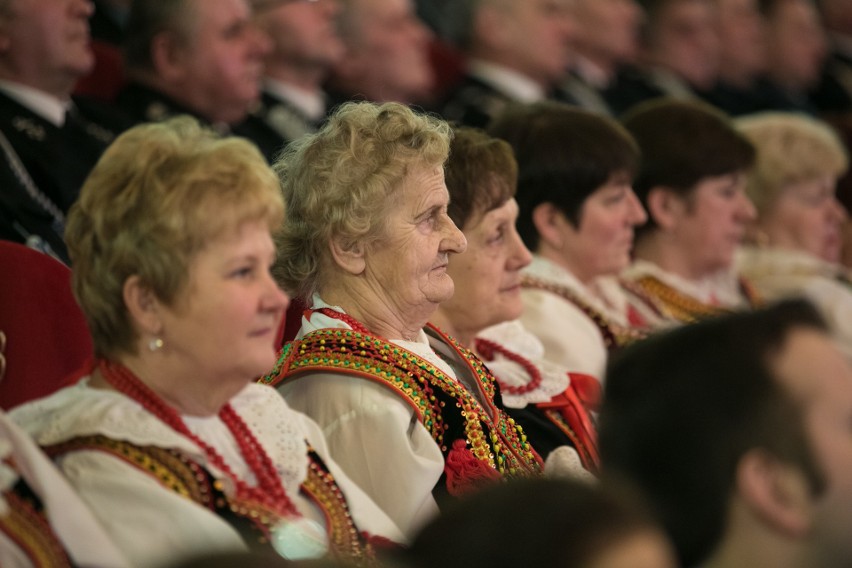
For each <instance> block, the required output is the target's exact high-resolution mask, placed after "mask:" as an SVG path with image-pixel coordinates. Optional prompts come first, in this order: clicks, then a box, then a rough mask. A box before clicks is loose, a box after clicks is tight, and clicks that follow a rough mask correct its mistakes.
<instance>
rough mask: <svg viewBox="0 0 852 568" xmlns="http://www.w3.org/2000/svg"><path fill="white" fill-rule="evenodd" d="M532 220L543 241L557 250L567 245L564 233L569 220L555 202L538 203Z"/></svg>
mask: <svg viewBox="0 0 852 568" xmlns="http://www.w3.org/2000/svg"><path fill="white" fill-rule="evenodd" d="M532 222H533V225H534V226H535V230H536V231H537V232H538V235H539V237H540V239H541V241H542V243H544V244H547V245H548V246H550V247H551V248H553V249H555V250H561V249H562V247H563V246H564V245H565V238H564V236H563V233H564V230H565V224H566V223H567V222H568V221H567V219H565V215H563V214H562V212H561V211H560V210H559V209H558V208H557V207H556V206H555V205H554V204H553V203H550V202H546V203H540V204H539V205H537V206H536V207H535V208H534V209H533V211H532Z"/></svg>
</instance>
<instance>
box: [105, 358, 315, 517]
mask: <svg viewBox="0 0 852 568" xmlns="http://www.w3.org/2000/svg"><path fill="white" fill-rule="evenodd" d="M97 367H98V370H99V371H100V372H101V374H102V375H103V377H104V379H105V380H106V381H107V382H108V383H110V385H112V386H113V388H115V389H116V390H117V391H119V392H121V393H123V394H125V395H126V396H128V397H130V398H132V399H133V400H135V401H136V402H138V403H139V404H141V405H142V406H143V407H144V408H145V409H146V410H148V412H150V413H151V414H153V415H154V416H155V417H157V418H159V419H160V420H161V421H162V422H163V423H165V424H167V425H168V426H170V427H171V428H172V429H173V430H174V431H175V432H178V433H179V434H182V435H183V436H186V437H187V438H189V439H190V440H192V441H193V442H194V443H195V444H196V445H197V446H198V447H200V448H201V449H202V451H203V452H204V455H205V456H206V457H207V459H208V460H209V461H210V463H211V464H212V465H214V466H215V467H216V468H217V469H219V471H221V472H222V473H224V474H225V475H226V476H227V477H228V478H229V479H230V480H231V482H232V483H233V484H234V487H235V489H236V495H235V498H236V500H238V501H240V502H243V503H246V504H247V505H248V506H251V504H252V503H256V504H258V505H260V506H261V507H263V508H265V509H267V510H269V511H273V512H275V513H276V514H278V515H279V516H280V517H281V518H298V517H301V514H300V513H299V512H298V510H297V509H296V507H295V505H294V504H293V502H292V501H291V500H290V497H289V496H288V495H287V492H286V491H285V490H284V486H283V485H282V483H281V479H280V477H279V476H278V472H277V470H276V469H275V465H274V464H273V463H272V460H271V459H270V457H269V455H268V454H267V453H266V450H265V449H264V448H263V446H262V445H261V444H260V442H258V440H257V438H255V436H254V434H252V432H251V430H249V428H248V426H246V423H245V422H243V420H242V418H240V416H239V415H238V414H237V413H236V412H235V411H234V409H233V408H232V407H231V405H230V404H226V405H225V406H224V407H223V408H222V410H221V411H220V412H219V418H221V420H222V422H224V424H225V426H227V428H228V430H230V432H231V434H232V435H233V436H234V440H235V441H236V442H237V446H238V447H239V449H240V453H241V454H242V456H243V459H244V460H245V462H246V464H247V465H248V466H249V468H250V469H251V471H252V473H254V475H255V478H256V479H257V486H250V485H248V484H247V483H246V482H245V481H243V480H242V479H240V478H239V477H237V475H236V474H235V473H234V472H233V470H232V469H231V468H230V466H229V465H228V464H227V463H226V462H225V460H224V458H222V456H221V455H220V454H219V452H217V451H216V450H215V449H214V448H213V447H212V446H210V445H209V444H207V443H206V442H205V441H204V440H202V439H201V438H199V437H198V436H196V435H195V434H193V433H192V432H191V431H190V430H189V428H188V427H187V426H186V424H185V423H184V421H183V419H181V417H180V415H179V414H178V413H177V412H176V411H175V410H174V409H173V408H172V407H171V406H169V405H168V404H166V402H165V401H163V399H161V398H160V397H159V396H158V395H157V394H156V393H155V392H154V391H153V390H151V389H150V388H149V387H148V386H147V385H145V384H144V383H142V381H140V380H139V379H138V378H137V377H136V376H135V375H134V374H133V373H132V372H131V371H130V369H128V368H127V367H125V366H124V365H121V364H119V363H115V362H112V361H107V360H104V359H100V360H99V361H98V363H97Z"/></svg>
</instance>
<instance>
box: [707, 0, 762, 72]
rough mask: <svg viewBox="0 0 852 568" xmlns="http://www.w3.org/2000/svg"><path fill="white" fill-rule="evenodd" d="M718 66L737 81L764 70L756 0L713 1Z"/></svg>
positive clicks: (760, 17) (759, 15) (760, 28)
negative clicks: (717, 17) (716, 16)
mask: <svg viewBox="0 0 852 568" xmlns="http://www.w3.org/2000/svg"><path fill="white" fill-rule="evenodd" d="M716 6H717V7H718V12H719V40H720V46H721V47H720V49H721V51H720V65H721V67H722V69H723V70H724V71H726V72H728V73H730V74H732V75H735V76H736V77H737V78H741V77H749V78H753V77H754V76H755V75H756V74H758V73H760V72H761V71H763V70H764V68H765V67H766V38H765V26H764V22H763V16H762V15H761V14H760V10H759V8H758V3H757V0H716Z"/></svg>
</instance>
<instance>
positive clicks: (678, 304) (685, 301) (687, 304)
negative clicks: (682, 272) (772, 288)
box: [635, 276, 761, 323]
mask: <svg viewBox="0 0 852 568" xmlns="http://www.w3.org/2000/svg"><path fill="white" fill-rule="evenodd" d="M635 282H636V284H637V285H639V287H640V288H642V289H643V290H644V291H645V292H646V293H647V294H648V295H650V296H651V297H653V298H656V299H657V301H658V303H659V304H660V305H661V306H662V308H663V310H664V311H665V313H666V315H667V316H668V317H670V318H672V319H675V320H677V321H680V322H683V323H695V322H697V321H699V320H702V319H706V318H709V317H713V316H719V315H723V314H727V313H730V312H732V311H733V310H732V309H730V308H726V307H722V306H713V305H711V304H707V303H704V302H702V301H700V300H696V299H695V298H693V297H691V296H688V295H686V294H684V293H682V292H680V291H678V290H676V289H675V288H673V287H672V286H669V285H668V284H666V283H664V282H662V281H661V280H659V279H658V278H655V277H654V276H643V277H642V278H638V279H637V280H636V281H635ZM738 284H739V289H740V292H741V293H742V295H743V297H745V299H746V301H747V302H748V304H749V306H751V307H752V308H756V307H758V306H759V305H760V304H761V300H760V297H759V295H758V293H757V291H756V290H755V289H754V287H753V286H752V285H751V283H750V282H749V281H748V280H746V279H745V278H739V279H738Z"/></svg>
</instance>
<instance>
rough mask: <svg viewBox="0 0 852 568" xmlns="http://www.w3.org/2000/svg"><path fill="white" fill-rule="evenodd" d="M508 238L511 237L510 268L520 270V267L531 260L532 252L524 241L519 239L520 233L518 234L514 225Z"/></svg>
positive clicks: (527, 264) (526, 264)
mask: <svg viewBox="0 0 852 568" xmlns="http://www.w3.org/2000/svg"><path fill="white" fill-rule="evenodd" d="M510 238H511V239H512V243H511V244H512V253H511V254H510V255H509V260H510V263H509V264H510V268H512V269H513V270H521V269H522V268H524V267H526V266H529V264H530V263H531V262H532V253H531V252H530V249H528V248H527V246H526V245H525V244H524V241H523V240H522V239H521V235H519V234H518V231H516V230H515V229H514V227H513V228H512V232H511V235H510Z"/></svg>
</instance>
